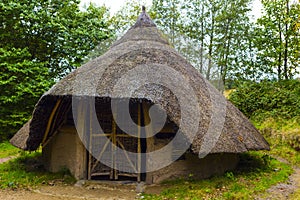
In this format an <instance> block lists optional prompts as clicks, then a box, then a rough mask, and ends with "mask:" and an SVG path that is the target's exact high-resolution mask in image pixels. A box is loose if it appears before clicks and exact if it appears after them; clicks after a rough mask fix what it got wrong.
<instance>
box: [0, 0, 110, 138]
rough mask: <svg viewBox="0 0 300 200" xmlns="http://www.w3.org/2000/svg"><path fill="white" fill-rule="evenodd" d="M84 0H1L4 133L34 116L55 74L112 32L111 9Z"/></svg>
mask: <svg viewBox="0 0 300 200" xmlns="http://www.w3.org/2000/svg"><path fill="white" fill-rule="evenodd" d="M78 5H79V1H78V0H66V1H62V0H42V1H41V0H29V1H25V0H3V1H1V2H0V21H1V23H0V65H1V68H0V71H1V74H0V86H1V89H0V99H1V101H0V115H1V119H0V139H1V136H3V135H4V137H5V136H11V135H12V134H13V133H15V131H16V130H17V129H18V128H20V126H21V125H22V124H23V123H24V122H25V121H26V120H28V118H29V116H30V114H31V112H32V110H33V107H34V105H35V103H36V102H37V100H38V98H39V97H40V96H41V95H42V94H43V92H44V91H46V90H47V89H48V88H49V87H50V86H51V85H52V84H53V83H54V81H55V80H58V79H60V78H61V77H62V76H64V75H65V74H67V73H69V72H70V71H72V70H73V69H74V68H76V67H78V66H80V64H81V63H82V61H83V60H84V58H85V57H86V55H87V54H88V53H89V51H90V50H91V49H93V48H94V47H95V46H96V45H97V44H98V43H99V42H100V41H101V40H104V39H106V38H108V37H110V36H111V35H112V32H111V30H110V28H109V26H110V23H109V12H108V10H107V9H106V8H105V7H96V6H94V5H92V4H91V5H90V6H89V7H87V8H86V10H83V11H81V10H80V9H79V6H78Z"/></svg>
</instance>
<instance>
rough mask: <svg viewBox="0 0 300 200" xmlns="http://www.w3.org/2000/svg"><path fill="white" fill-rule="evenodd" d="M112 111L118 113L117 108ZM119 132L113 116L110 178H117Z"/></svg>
mask: <svg viewBox="0 0 300 200" xmlns="http://www.w3.org/2000/svg"><path fill="white" fill-rule="evenodd" d="M112 112H115V115H116V114H117V112H116V110H112ZM116 132H117V124H116V122H115V120H114V118H113V116H112V136H111V139H112V147H111V148H112V155H111V156H112V159H111V161H112V166H111V174H110V179H114V178H115V179H117V170H116V160H117V158H116V145H117V141H116V134H117V133H116Z"/></svg>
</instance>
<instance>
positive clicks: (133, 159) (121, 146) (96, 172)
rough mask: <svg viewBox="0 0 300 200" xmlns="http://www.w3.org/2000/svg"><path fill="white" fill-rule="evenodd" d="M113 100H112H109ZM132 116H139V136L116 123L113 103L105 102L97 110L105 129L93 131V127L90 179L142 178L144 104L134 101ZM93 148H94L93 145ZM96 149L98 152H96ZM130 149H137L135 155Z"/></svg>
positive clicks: (137, 119)
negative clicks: (142, 116) (106, 103)
mask: <svg viewBox="0 0 300 200" xmlns="http://www.w3.org/2000/svg"><path fill="white" fill-rule="evenodd" d="M109 104H110V103H109ZM132 106H133V108H131V110H133V112H132V113H131V116H132V118H133V119H135V120H136V123H137V124H138V125H139V126H136V127H137V129H138V130H137V133H138V135H137V137H133V136H131V135H129V134H126V133H124V132H123V131H122V130H121V129H120V128H119V127H118V126H117V125H116V123H115V121H114V120H113V117H112V113H111V112H112V111H111V110H110V107H111V106H110V105H105V104H102V105H100V108H99V107H98V108H97V110H100V111H101V112H100V113H99V114H98V113H97V115H98V121H99V123H100V125H101V128H102V130H103V131H104V133H101V134H99V133H98V134H94V133H93V130H90V139H89V143H90V148H92V149H93V155H92V154H90V153H89V158H88V179H89V180H91V179H109V180H119V179H121V178H122V179H124V178H125V177H131V179H132V178H134V179H136V180H137V181H140V180H141V174H140V172H141V154H140V153H141V138H140V135H141V130H140V125H141V105H140V104H139V103H138V104H135V105H132ZM90 150H91V149H90ZM90 152H91V151H90ZM95 152H96V155H95ZM128 152H133V153H135V154H134V156H133V155H132V154H131V155H129V153H128Z"/></svg>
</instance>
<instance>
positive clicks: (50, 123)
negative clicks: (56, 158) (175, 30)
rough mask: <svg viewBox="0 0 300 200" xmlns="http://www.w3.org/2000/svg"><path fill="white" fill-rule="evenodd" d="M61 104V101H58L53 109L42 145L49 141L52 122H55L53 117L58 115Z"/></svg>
mask: <svg viewBox="0 0 300 200" xmlns="http://www.w3.org/2000/svg"><path fill="white" fill-rule="evenodd" d="M60 103H61V99H58V100H57V102H56V104H55V106H54V108H53V109H52V112H51V114H50V117H49V120H48V123H47V127H46V130H45V133H44V138H43V140H42V145H43V144H44V143H45V141H46V140H47V137H48V134H49V131H50V128H51V125H52V121H53V117H54V116H55V114H56V110H57V109H58V107H59V105H60Z"/></svg>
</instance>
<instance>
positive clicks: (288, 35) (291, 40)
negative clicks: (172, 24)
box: [256, 0, 300, 80]
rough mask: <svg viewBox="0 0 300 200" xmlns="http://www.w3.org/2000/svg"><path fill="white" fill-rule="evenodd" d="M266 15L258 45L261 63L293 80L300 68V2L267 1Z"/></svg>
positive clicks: (262, 18) (260, 26) (261, 19)
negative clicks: (299, 18) (299, 28)
mask: <svg viewBox="0 0 300 200" xmlns="http://www.w3.org/2000/svg"><path fill="white" fill-rule="evenodd" d="M262 4H263V6H264V15H263V16H262V17H261V18H260V19H258V23H257V24H258V28H257V35H258V37H257V41H256V46H257V48H258V50H259V55H258V56H259V59H260V62H261V63H262V64H263V65H265V67H266V68H269V69H270V71H273V73H275V74H276V75H277V79H278V80H281V79H290V78H292V77H293V76H294V75H295V74H296V73H297V67H298V66H299V58H300V56H299V31H298V30H297V29H295V27H296V24H297V21H298V17H299V15H300V7H299V3H296V2H294V3H293V2H290V1H289V0H274V1H270V0H263V1H262Z"/></svg>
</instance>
